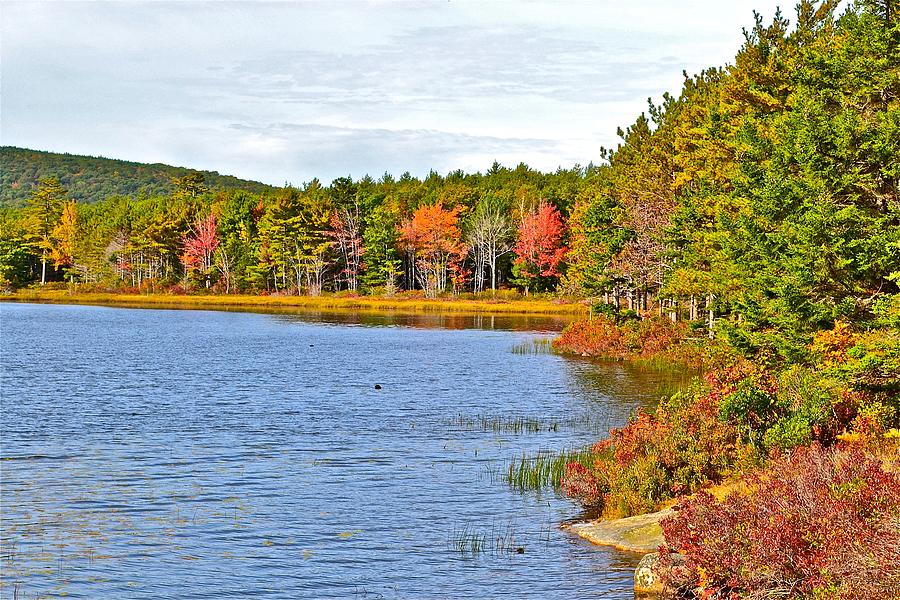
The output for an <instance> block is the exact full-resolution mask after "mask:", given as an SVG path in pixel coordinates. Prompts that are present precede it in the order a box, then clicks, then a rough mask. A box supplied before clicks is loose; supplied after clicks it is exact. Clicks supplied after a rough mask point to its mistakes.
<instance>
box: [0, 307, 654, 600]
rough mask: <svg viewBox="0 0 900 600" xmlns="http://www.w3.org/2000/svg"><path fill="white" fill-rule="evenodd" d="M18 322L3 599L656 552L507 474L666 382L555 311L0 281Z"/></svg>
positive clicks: (258, 586) (7, 432)
mask: <svg viewBox="0 0 900 600" xmlns="http://www.w3.org/2000/svg"><path fill="white" fill-rule="evenodd" d="M0 321H2V324H0V326H2V331H0V333H2V388H0V389H2V424H0V455H2V461H0V466H2V470H0V477H2V491H0V494H2V497H0V500H2V538H3V539H2V542H3V543H2V573H3V575H2V587H0V597H2V598H10V599H12V598H17V599H25V598H45V597H59V596H63V595H65V596H67V597H69V598H92V599H105V598H110V599H112V598H116V599H118V598H160V597H176V598H246V597H260V598H262V597H267V598H507V597H508V598H567V599H571V598H633V592H632V574H633V568H634V566H635V564H636V562H637V560H638V559H639V557H638V556H635V555H631V554H626V553H620V552H618V551H615V550H612V549H607V548H600V547H595V546H591V545H590V544H588V543H586V542H584V541H582V540H581V539H579V538H576V537H574V536H572V535H571V534H569V533H566V532H565V531H562V530H560V529H559V525H560V523H561V522H563V521H565V520H567V519H573V518H577V517H578V515H579V507H578V506H577V505H576V504H575V503H574V502H572V501H569V500H567V499H565V498H561V497H559V496H558V495H556V494H555V493H554V492H553V491H552V490H546V491H542V492H527V493H521V492H518V491H515V490H513V489H511V488H510V487H509V486H508V485H507V484H506V483H505V481H504V479H503V476H502V473H503V472H505V468H506V464H507V461H509V460H511V459H514V458H516V457H520V456H522V455H523V454H526V455H532V454H535V453H537V452H538V451H540V450H542V449H561V448H574V447H577V446H580V445H584V444H588V443H591V442H594V441H596V440H597V439H599V437H600V436H601V435H602V434H603V432H604V431H605V430H606V429H608V428H609V427H610V426H619V425H621V424H622V423H624V422H625V420H626V419H627V417H628V415H629V414H630V413H631V412H632V411H633V410H635V409H636V407H638V406H642V405H649V404H651V403H652V402H653V401H654V399H655V394H656V391H657V390H658V388H659V385H660V384H661V383H664V382H665V379H666V377H665V376H663V375H659V374H654V373H652V372H644V371H641V370H639V369H636V368H634V367H626V366H624V365H622V364H597V363H591V362H587V361H582V360H571V359H566V358H563V357H560V356H557V355H554V354H550V353H547V352H546V351H542V349H545V346H544V345H542V344H541V343H539V341H540V340H543V339H547V338H548V337H550V336H551V335H552V334H553V332H554V331H555V330H557V329H558V328H559V327H560V326H561V323H560V321H558V320H552V319H549V320H548V319H541V318H535V317H531V318H527V319H525V318H516V317H501V316H497V317H463V316H453V317H446V316H443V317H442V316H435V315H432V316H428V315H424V316H417V317H401V316H377V315H365V316H359V315H349V316H345V317H341V316H339V315H334V314H332V315H327V314H326V315H308V314H307V315H305V314H302V313H298V314H256V313H246V312H216V311H196V310H141V309H123V308H106V307H96V306H58V305H38V304H10V303H3V304H0ZM536 340H537V341H538V342H537V343H536ZM376 384H377V385H379V386H380V389H376ZM522 422H527V423H531V424H533V425H534V426H529V427H524V428H518V427H514V426H512V425H509V424H514V423H522ZM473 535H474V536H480V537H481V539H483V540H484V542H483V546H482V547H481V548H480V549H476V550H475V551H474V552H473V551H472V548H471V547H468V548H464V549H461V548H460V546H462V545H464V542H465V540H466V539H469V536H473ZM519 548H521V549H522V550H521V553H519V551H518V549H519Z"/></svg>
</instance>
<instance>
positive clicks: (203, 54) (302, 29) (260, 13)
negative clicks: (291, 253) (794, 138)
mask: <svg viewBox="0 0 900 600" xmlns="http://www.w3.org/2000/svg"><path fill="white" fill-rule="evenodd" d="M782 3H784V2H782ZM777 4H778V3H777V2H775V1H771V0H682V1H679V2H675V1H673V0H630V1H625V2H623V1H622V0H614V1H613V0H609V1H606V0H595V1H593V2H584V3H576V2H559V1H556V2H486V1H483V2H461V1H458V0H451V1H449V2H448V1H446V0H444V1H434V2H340V1H335V0H331V1H327V2H291V3H288V2H276V3H260V2H234V3H224V2H89V3H80V2H10V1H4V2H2V3H0V12H2V15H0V16H2V19H0V20H2V41H0V44H2V46H0V59H2V60H0V76H2V79H0V85H2V90H0V92H2V93H0V111H2V112H0V142H2V144H3V145H13V146H23V147H28V148H37V149H41V150H52V151H58V152H71V153H76V154H91V155H100V156H107V157H111V158H123V159H127V160H135V161H141V162H163V163H168V164H175V165H180V166H188V167H193V168H200V169H210V170H216V171H219V172H221V173H227V174H233V175H237V176H239V177H244V178H249V179H256V180H259V181H264V182H267V183H272V184H278V185H280V184H282V183H284V182H285V181H290V182H292V183H295V184H299V183H301V182H303V181H307V180H309V179H311V178H313V177H319V178H320V179H322V180H324V181H326V182H327V181H331V179H333V178H335V177H338V176H342V175H352V176H354V177H360V176H362V175H364V174H366V173H368V174H371V175H373V176H374V177H376V178H377V177H379V176H380V175H381V174H382V173H384V172H385V171H389V172H391V173H394V174H396V175H399V174H400V173H402V172H403V171H407V170H408V171H410V172H412V173H413V174H414V175H424V174H427V173H428V171H429V170H430V169H435V170H436V171H438V172H440V173H447V172H449V171H451V170H453V169H457V168H461V169H465V170H468V171H478V170H482V171H483V170H485V169H487V168H488V167H489V166H490V165H491V163H492V162H493V161H494V160H495V159H496V160H499V161H500V162H501V163H503V164H506V165H510V166H514V165H516V164H518V163H519V162H525V163H527V164H529V165H531V166H533V167H536V168H539V169H541V170H555V169H556V168H557V167H558V166H563V167H571V166H572V165H574V164H576V163H580V164H583V165H584V164H587V163H589V162H590V161H595V162H597V161H598V160H599V157H598V153H599V148H600V147H601V146H613V145H614V144H615V143H616V135H615V132H616V127H618V126H623V127H624V126H627V125H628V124H630V123H631V122H632V121H633V120H634V118H635V117H636V116H637V115H638V114H639V113H640V112H641V111H643V110H645V108H646V101H647V98H648V97H651V96H652V97H654V98H656V99H658V98H659V96H660V95H661V94H662V93H663V92H664V91H671V92H673V93H675V92H677V91H678V89H679V88H680V85H681V73H682V71H683V70H687V71H688V72H689V73H694V72H697V71H699V70H700V69H703V68H705V67H708V66H715V65H722V64H725V63H726V62H728V61H730V60H731V59H732V58H733V56H734V54H735V52H736V51H737V49H738V48H739V47H740V44H741V42H742V39H743V38H742V35H741V28H742V27H750V26H751V25H752V23H753V16H752V11H753V9H754V8H755V9H756V10H758V11H760V12H762V13H763V15H765V17H766V19H767V20H768V19H770V18H771V16H772V15H773V14H774V11H775V7H776V5H777ZM787 5H788V6H792V5H793V2H787Z"/></svg>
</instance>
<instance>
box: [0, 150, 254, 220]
mask: <svg viewBox="0 0 900 600" xmlns="http://www.w3.org/2000/svg"><path fill="white" fill-rule="evenodd" d="M198 172H200V173H203V176H204V178H205V179H206V182H207V183H208V184H209V185H210V186H211V187H213V188H224V189H236V190H247V191H249V192H261V191H264V190H266V189H268V188H269V186H267V185H265V184H262V183H259V182H256V181H246V180H244V179H238V178H236V177H231V176H230V175H219V174H218V173H216V172H215V171H197V170H195V169H186V168H184V167H172V166H169V165H162V164H152V165H150V164H143V163H136V162H129V161H125V160H114V159H111V158H100V157H96V156H79V155H77V154H59V153H56V152H42V151H39V150H29V149H27V148H15V147H12V146H3V147H0V206H3V205H5V206H22V205H24V204H25V201H26V200H27V199H28V197H29V196H30V195H31V193H32V192H33V191H34V190H35V188H36V187H37V185H38V182H39V181H40V180H41V179H46V178H48V177H56V178H57V179H59V181H60V183H62V184H63V186H64V187H65V188H66V190H67V193H68V197H70V198H71V199H73V200H77V201H79V202H85V203H90V202H98V201H100V200H105V199H106V198H109V197H110V196H139V195H145V196H158V195H166V194H171V193H172V191H173V190H174V186H173V185H172V180H173V179H176V178H179V177H184V176H185V175H188V174H191V173H198Z"/></svg>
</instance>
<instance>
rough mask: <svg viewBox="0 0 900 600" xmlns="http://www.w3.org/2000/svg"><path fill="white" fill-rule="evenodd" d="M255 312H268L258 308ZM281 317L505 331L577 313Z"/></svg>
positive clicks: (539, 326)
mask: <svg viewBox="0 0 900 600" xmlns="http://www.w3.org/2000/svg"><path fill="white" fill-rule="evenodd" d="M253 312H268V311H258V310H256V309H254V311H253ZM273 314H275V315H276V318H277V319H278V320H279V321H287V322H289V321H297V322H302V323H320V324H335V325H360V326H364V327H413V328H417V329H488V330H502V331H551V332H559V331H562V329H563V327H565V326H566V325H568V324H569V323H570V322H572V320H573V317H567V316H551V315H503V314H500V315H486V314H480V315H471V314H468V315H467V314H453V313H439V314H438V313H431V314H429V313H421V314H397V313H385V312H366V311H354V312H347V311H333V312H331V311H317V312H311V311H308V310H298V311H297V312H289V311H285V310H279V311H277V312H273Z"/></svg>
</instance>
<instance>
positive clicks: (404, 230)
mask: <svg viewBox="0 0 900 600" xmlns="http://www.w3.org/2000/svg"><path fill="white" fill-rule="evenodd" d="M459 213H460V208H458V207H457V208H451V209H445V208H444V206H443V204H441V203H440V202H438V203H437V204H434V205H431V206H428V205H425V206H420V207H419V208H418V209H416V211H415V212H413V214H412V216H411V217H410V218H409V219H407V220H406V221H404V222H403V223H402V224H401V226H400V239H401V242H402V243H404V244H405V245H406V247H407V249H408V250H409V251H410V253H411V254H412V255H413V256H414V257H415V280H416V281H418V283H419V285H420V286H422V289H423V290H425V295H426V296H428V297H431V298H433V297H435V296H437V294H438V293H440V292H443V291H444V290H445V289H446V287H447V278H448V275H453V276H454V285H455V286H459V285H461V284H462V281H460V274H462V273H464V270H463V268H462V263H463V261H464V260H465V257H466V253H467V251H468V249H467V248H466V245H465V244H464V243H463V242H462V241H461V239H460V238H461V232H460V229H459Z"/></svg>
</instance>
